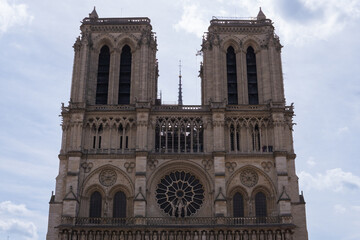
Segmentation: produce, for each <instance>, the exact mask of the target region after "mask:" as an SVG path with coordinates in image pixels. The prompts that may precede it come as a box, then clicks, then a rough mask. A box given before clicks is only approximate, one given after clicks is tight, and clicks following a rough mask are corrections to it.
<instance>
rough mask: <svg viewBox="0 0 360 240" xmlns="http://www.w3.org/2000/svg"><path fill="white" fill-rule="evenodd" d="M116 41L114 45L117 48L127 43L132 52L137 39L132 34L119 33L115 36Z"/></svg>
mask: <svg viewBox="0 0 360 240" xmlns="http://www.w3.org/2000/svg"><path fill="white" fill-rule="evenodd" d="M117 42H118V44H117V45H116V47H117V48H118V49H120V50H121V49H122V48H123V47H124V46H125V45H128V46H129V47H130V48H131V50H132V53H134V52H135V51H136V49H137V39H136V38H135V37H134V36H131V34H130V35H129V34H126V35H120V36H119V37H118V38H117Z"/></svg>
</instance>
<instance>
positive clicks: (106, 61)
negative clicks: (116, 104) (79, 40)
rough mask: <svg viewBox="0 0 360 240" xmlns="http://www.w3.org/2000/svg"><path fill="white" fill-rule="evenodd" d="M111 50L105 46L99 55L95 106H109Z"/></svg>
mask: <svg viewBox="0 0 360 240" xmlns="http://www.w3.org/2000/svg"><path fill="white" fill-rule="evenodd" d="M109 69H110V50H109V47H108V46H106V45H105V46H103V47H102V48H101V50H100V54H99V63H98V74H97V85H96V100H95V104H107V98H108V87H109Z"/></svg>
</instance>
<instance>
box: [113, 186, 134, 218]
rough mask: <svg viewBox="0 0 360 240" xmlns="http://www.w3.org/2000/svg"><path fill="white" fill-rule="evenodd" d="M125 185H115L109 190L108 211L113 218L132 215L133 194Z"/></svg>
mask: <svg viewBox="0 0 360 240" xmlns="http://www.w3.org/2000/svg"><path fill="white" fill-rule="evenodd" d="M131 192H132V191H130V189H129V188H128V187H127V186H125V185H120V184H118V185H116V186H114V187H113V188H111V190H110V191H109V195H108V200H109V203H110V206H109V212H110V213H111V214H112V215H111V216H112V217H114V218H124V217H131V216H133V199H134V198H133V197H132V196H133V195H131Z"/></svg>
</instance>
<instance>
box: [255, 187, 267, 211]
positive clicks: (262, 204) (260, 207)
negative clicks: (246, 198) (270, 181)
mask: <svg viewBox="0 0 360 240" xmlns="http://www.w3.org/2000/svg"><path fill="white" fill-rule="evenodd" d="M255 213H256V217H266V216H267V211H266V196H265V194H264V193H262V192H258V193H257V194H256V195H255Z"/></svg>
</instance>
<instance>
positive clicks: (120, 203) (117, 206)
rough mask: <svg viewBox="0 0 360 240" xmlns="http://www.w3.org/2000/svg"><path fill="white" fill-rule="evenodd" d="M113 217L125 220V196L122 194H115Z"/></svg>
mask: <svg viewBox="0 0 360 240" xmlns="http://www.w3.org/2000/svg"><path fill="white" fill-rule="evenodd" d="M113 217H114V218H125V217H126V195H125V193H124V192H121V191H120V192H117V193H116V194H115V196H114V204H113Z"/></svg>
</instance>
